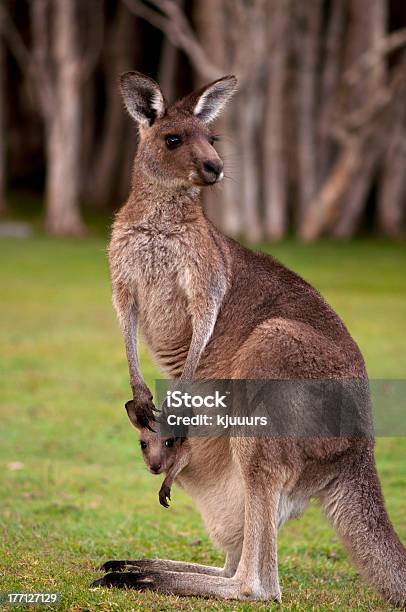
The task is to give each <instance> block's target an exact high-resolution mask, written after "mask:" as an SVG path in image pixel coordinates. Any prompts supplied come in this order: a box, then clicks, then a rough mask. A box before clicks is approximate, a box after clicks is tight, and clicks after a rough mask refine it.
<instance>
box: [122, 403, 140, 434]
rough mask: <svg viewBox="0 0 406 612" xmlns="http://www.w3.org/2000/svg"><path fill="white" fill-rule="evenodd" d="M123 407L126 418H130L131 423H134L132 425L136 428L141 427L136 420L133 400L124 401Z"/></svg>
mask: <svg viewBox="0 0 406 612" xmlns="http://www.w3.org/2000/svg"><path fill="white" fill-rule="evenodd" d="M125 409H126V410H127V414H128V418H129V419H130V421H131V423H132V425H134V427H136V428H137V429H142V427H141V425H140V424H139V422H138V419H137V415H136V414H135V410H134V402H133V400H128V402H126V403H125Z"/></svg>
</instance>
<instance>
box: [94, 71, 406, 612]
mask: <svg viewBox="0 0 406 612" xmlns="http://www.w3.org/2000/svg"><path fill="white" fill-rule="evenodd" d="M235 89H236V79H235V78H234V77H233V76H226V77H224V78H222V79H219V80H218V81H215V82H214V83H211V84H210V85H208V86H207V87H203V88H202V89H200V90H199V91H197V92H195V93H192V94H190V95H188V96H187V97H185V98H183V99H182V100H180V101H178V102H176V103H175V104H174V105H172V106H168V105H167V104H166V102H165V100H164V97H163V95H162V92H161V90H160V88H159V86H158V85H157V83H155V82H154V81H153V80H151V79H150V78H148V77H146V76H143V75H141V74H139V73H137V72H128V73H125V74H124V75H122V77H121V91H122V95H123V98H124V102H125V105H126V107H127V110H128V112H129V113H130V115H131V116H132V117H133V118H134V119H135V121H136V122H137V123H138V125H139V132H140V139H139V146H138V152H137V155H136V158H135V162H134V171H133V179H132V190H131V194H130V196H129V198H128V201H127V203H126V204H125V205H124V206H123V208H122V209H121V210H120V211H119V213H118V214H117V217H116V220H115V222H114V226H113V233H112V238H111V243H110V248H109V257H110V268H111V279H112V287H113V301H114V305H115V308H116V310H117V314H118V317H119V320H120V323H121V327H122V330H123V334H124V339H125V344H126V350H127V356H128V362H129V370H130V378H131V386H132V389H133V401H132V402H130V403H129V404H128V406H127V409H128V414H129V417H130V419H131V420H132V422H133V423H134V425H136V426H138V427H142V426H144V425H145V424H148V423H149V422H150V421H151V419H152V418H153V413H152V409H153V403H152V395H151V392H150V391H149V389H148V388H147V386H146V384H145V382H144V381H143V378H142V375H141V372H140V368H139V362H138V357H137V328H138V327H140V328H141V330H142V332H143V335H144V338H145V340H146V342H147V344H148V346H149V348H150V350H151V352H152V354H153V355H154V357H155V359H156V360H157V362H158V364H159V365H160V366H161V368H162V369H163V370H164V372H165V373H166V374H167V375H168V376H169V377H171V378H179V377H180V379H181V380H190V379H193V378H195V379H198V378H201V379H211V378H212V379H218V378H230V379H330V378H331V379H355V380H360V381H364V382H365V381H366V378H367V374H366V371H365V366H364V361H363V358H362V355H361V353H360V351H359V349H358V347H357V345H356V343H355V342H354V341H353V339H352V338H351V336H350V334H349V333H348V331H347V329H346V328H345V326H344V324H343V323H342V321H341V320H340V318H339V317H338V316H337V315H336V313H335V312H334V311H333V310H332V309H331V308H330V306H328V304H326V302H325V301H324V300H323V298H322V297H321V296H320V295H319V293H318V292H317V291H316V290H315V289H313V288H312V287H311V286H310V285H308V284H307V283H306V282H305V281H304V280H302V279H301V278H300V277H299V276H297V275H296V274H294V273H293V272H291V271H289V270H287V269H286V268H285V267H284V266H283V265H281V264H280V263H278V262H277V261H276V260H275V259H273V258H272V257H269V256H266V255H263V254H258V253H254V252H251V251H250V250H248V249H246V248H244V247H243V246H241V245H240V244H238V243H237V242H235V241H233V240H231V239H230V238H228V237H226V236H224V235H223V234H221V233H220V232H219V231H218V230H217V229H216V228H215V227H214V226H213V224H212V223H211V222H210V221H209V220H208V219H207V218H206V216H205V214H204V212H203V209H202V206H201V200H200V192H201V188H202V187H203V186H205V185H212V184H214V183H216V182H217V181H219V180H221V179H222V177H223V164H222V161H221V159H220V158H219V155H218V154H217V152H216V150H215V148H214V146H213V145H214V141H215V136H214V134H213V132H212V131H211V129H210V127H209V126H210V124H211V122H212V121H213V120H214V119H215V117H216V116H217V115H218V113H219V112H220V111H221V110H222V108H223V107H224V105H225V103H226V102H227V101H228V100H229V98H230V97H231V96H232V94H233V93H234V91H235ZM366 386H367V385H366ZM367 396H368V393H367ZM308 409H309V411H311V410H312V405H309V407H308ZM361 410H363V411H365V412H366V413H368V414H369V411H370V406H369V398H368V397H366V398H365V401H364V405H363V406H362V407H361ZM189 442H190V445H191V456H190V461H189V463H188V465H187V466H186V467H185V468H184V470H183V471H182V472H181V474H180V475H179V477H178V481H179V482H180V484H181V485H182V486H183V487H184V488H185V489H186V490H187V491H188V492H189V493H190V494H191V496H192V497H193V498H194V500H195V501H196V504H197V506H198V508H199V510H200V511H201V512H202V515H203V518H204V520H205V523H206V526H207V528H208V531H209V532H210V534H211V535H212V537H213V538H214V540H215V541H216V542H217V543H218V544H219V545H220V546H221V547H222V548H223V549H224V550H225V552H226V553H227V558H226V564H225V567H224V568H222V569H220V568H211V567H205V566H200V565H194V564H189V563H180V562H175V561H165V560H140V561H111V562H108V563H107V564H105V565H104V569H105V570H106V571H110V573H108V574H107V575H106V576H105V577H104V578H102V579H101V580H98V581H96V584H98V585H106V586H111V585H116V586H128V587H134V588H137V589H153V590H156V591H160V592H163V593H175V594H179V595H201V596H215V597H223V598H234V599H241V600H245V599H263V600H266V599H274V600H280V598H281V592H280V587H279V580H278V568H277V529H278V527H279V526H280V525H281V524H282V523H283V522H284V521H285V520H287V519H288V518H290V517H292V516H297V515H298V514H300V512H301V511H302V510H303V509H304V508H305V507H306V505H307V502H308V500H309V498H310V497H317V498H318V499H320V500H321V503H322V504H323V506H324V508H325V510H326V513H327V515H328V516H329V518H330V519H331V521H332V523H333V525H334V526H335V528H336V529H337V531H338V533H339V534H340V536H341V538H342V540H343V542H344V544H345V545H346V546H347V548H348V550H349V552H350V554H351V557H352V559H353V560H354V562H355V563H356V564H357V566H358V568H359V569H360V571H361V572H362V573H363V574H364V575H365V576H366V578H367V579H368V580H369V582H370V583H371V584H372V585H373V586H375V587H376V588H378V589H379V591H380V592H381V593H382V594H383V595H384V596H385V597H386V598H387V599H389V600H390V601H392V602H394V603H396V604H398V605H402V606H404V605H405V603H406V552H405V549H404V548H403V546H402V544H401V543H400V541H399V539H398V537H397V535H396V534H395V532H394V530H393V527H392V525H391V523H390V521H389V518H388V516H387V514H386V511H385V506H384V501H383V498H382V494H381V489H380V485H379V480H378V477H377V473H376V469H375V462H374V451H373V446H374V444H373V440H372V439H371V438H369V437H367V436H364V437H362V436H361V437H358V438H356V437H348V438H339V437H335V438H333V437H330V438H327V437H326V438H322V437H319V438H302V439H301V438H294V437H291V438H281V437H279V438H278V437H276V436H275V437H267V438H253V437H246V438H241V437H240V438H237V437H236V438H232V437H231V438H217V439H207V438H190V439H189ZM129 568H130V569H131V570H132V571H124V572H123V571H120V570H122V569H129ZM111 570H115V571H111Z"/></svg>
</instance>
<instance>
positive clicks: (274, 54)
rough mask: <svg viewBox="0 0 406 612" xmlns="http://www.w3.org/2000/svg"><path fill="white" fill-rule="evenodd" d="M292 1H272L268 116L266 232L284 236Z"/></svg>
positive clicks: (269, 8) (266, 125) (266, 122)
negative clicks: (287, 82) (287, 79)
mask: <svg viewBox="0 0 406 612" xmlns="http://www.w3.org/2000/svg"><path fill="white" fill-rule="evenodd" d="M290 10H291V2H290V0H274V1H273V2H269V3H268V15H267V23H268V24H269V36H270V48H269V57H270V61H269V73H268V90H267V95H266V102H265V104H266V108H265V117H264V136H263V142H264V158H263V161H264V166H263V173H264V176H265V179H264V182H263V184H264V192H265V193H264V207H265V235H266V238H269V239H271V240H275V239H280V238H282V236H284V234H285V232H286V229H287V221H288V219H287V170H286V154H285V149H284V140H285V134H286V131H285V130H284V119H285V116H286V115H285V108H284V105H285V102H286V98H285V82H286V73H287V61H288V54H289V40H290V39H289V35H288V32H289V25H290Z"/></svg>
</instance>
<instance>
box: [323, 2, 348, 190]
mask: <svg viewBox="0 0 406 612" xmlns="http://www.w3.org/2000/svg"><path fill="white" fill-rule="evenodd" d="M346 11H347V0H340V1H339V2H332V3H331V4H330V14H329V16H328V22H327V31H326V37H325V48H324V53H323V67H322V75H321V95H320V111H319V113H318V125H317V136H318V155H317V160H318V161H317V165H318V185H319V186H320V185H321V184H322V183H323V182H324V180H325V179H326V178H327V175H328V171H329V169H330V167H331V164H332V162H333V156H334V151H335V149H336V148H337V144H336V143H335V142H334V140H333V134H332V126H333V124H334V122H335V121H336V120H337V115H338V95H337V92H338V90H339V85H340V68H341V55H342V48H343V44H344V42H343V41H344V27H345V17H346Z"/></svg>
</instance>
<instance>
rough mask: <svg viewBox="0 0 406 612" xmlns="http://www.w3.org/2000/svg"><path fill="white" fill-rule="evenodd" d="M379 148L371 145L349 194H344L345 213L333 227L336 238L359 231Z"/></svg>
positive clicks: (348, 235)
mask: <svg viewBox="0 0 406 612" xmlns="http://www.w3.org/2000/svg"><path fill="white" fill-rule="evenodd" d="M378 156H379V155H378V150H377V149H376V148H375V147H373V146H371V147H369V148H368V149H367V150H366V151H365V152H364V155H363V156H362V163H361V165H360V171H359V172H358V173H357V176H354V179H353V182H352V184H351V186H350V189H349V190H347V191H348V193H347V195H345V194H344V195H343V201H344V210H345V214H341V215H340V216H339V218H338V220H337V222H336V223H335V225H334V227H333V229H332V235H333V236H334V237H335V238H345V239H348V238H351V236H353V234H354V233H355V232H356V231H357V229H358V226H359V223H360V220H361V214H362V209H363V205H364V203H365V201H366V199H367V198H368V194H369V191H370V188H371V182H372V180H373V177H374V176H375V174H376V165H377V161H378Z"/></svg>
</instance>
